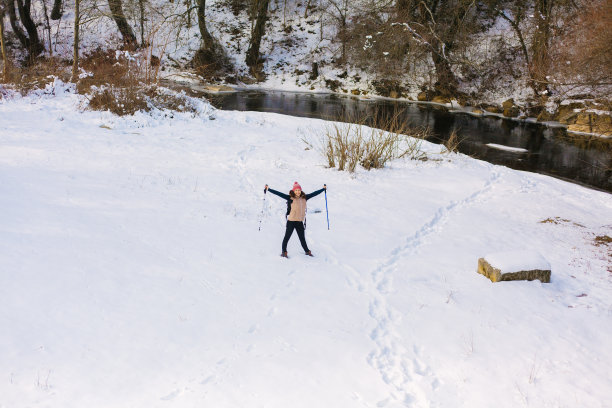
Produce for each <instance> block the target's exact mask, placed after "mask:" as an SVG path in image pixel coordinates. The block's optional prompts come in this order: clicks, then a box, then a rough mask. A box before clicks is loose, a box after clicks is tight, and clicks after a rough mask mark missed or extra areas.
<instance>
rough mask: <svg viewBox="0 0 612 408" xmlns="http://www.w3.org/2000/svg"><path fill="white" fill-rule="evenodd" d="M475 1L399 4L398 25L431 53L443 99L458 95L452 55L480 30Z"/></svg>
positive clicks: (413, 0)
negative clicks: (444, 96) (402, 25)
mask: <svg viewBox="0 0 612 408" xmlns="http://www.w3.org/2000/svg"><path fill="white" fill-rule="evenodd" d="M476 11H477V10H476V2H475V1H474V0H400V1H398V2H397V15H398V19H399V21H398V22H399V23H402V24H404V26H405V28H406V31H407V32H408V33H409V34H410V35H411V36H412V37H413V38H414V39H415V40H416V41H418V42H419V43H420V44H421V45H422V46H423V47H425V48H427V49H428V50H429V51H430V53H431V59H432V62H433V64H434V67H435V70H436V82H435V84H434V86H435V88H436V91H437V92H438V93H440V94H443V95H453V94H456V92H457V86H458V81H457V78H456V76H455V74H454V73H453V70H452V65H453V58H452V55H453V52H454V51H455V50H456V48H457V47H458V46H460V45H462V43H463V40H464V39H465V38H466V37H467V36H469V34H470V33H471V32H472V31H473V30H476V29H478V28H479V25H478V24H477V20H478V13H477V12H476Z"/></svg>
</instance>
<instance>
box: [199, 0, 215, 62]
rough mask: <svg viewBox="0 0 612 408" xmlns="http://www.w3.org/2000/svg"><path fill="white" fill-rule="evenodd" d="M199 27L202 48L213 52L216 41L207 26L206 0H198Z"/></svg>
mask: <svg viewBox="0 0 612 408" xmlns="http://www.w3.org/2000/svg"><path fill="white" fill-rule="evenodd" d="M198 27H199V28H200V36H201V37H202V47H201V48H200V49H201V50H204V51H209V52H212V51H213V48H214V46H215V42H214V40H213V37H212V35H210V33H209V32H208V29H207V28H206V0H198Z"/></svg>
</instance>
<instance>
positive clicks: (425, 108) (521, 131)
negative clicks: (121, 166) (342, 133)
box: [206, 91, 612, 193]
mask: <svg viewBox="0 0 612 408" xmlns="http://www.w3.org/2000/svg"><path fill="white" fill-rule="evenodd" d="M206 98H207V99H209V100H210V101H211V103H212V104H213V105H214V106H215V107H216V108H218V109H223V110H238V111H257V112H275V113H281V114H284V115H292V116H301V117H309V118H321V119H330V120H346V118H362V117H364V116H365V115H370V116H374V115H389V114H392V113H394V112H399V115H401V120H402V121H405V122H406V123H407V124H408V125H410V126H427V127H429V128H430V129H431V131H432V136H431V137H430V138H429V139H428V140H430V141H432V142H436V143H443V142H444V141H445V140H447V139H448V137H449V135H450V134H451V132H452V131H453V129H455V130H456V132H457V135H458V136H459V140H460V141H461V142H460V144H459V151H460V152H462V153H465V154H468V155H470V156H473V157H476V158H478V159H482V160H486V161H488V162H491V163H495V164H500V165H503V166H507V167H511V168H513V169H517V170H525V171H531V172H536V173H542V174H547V175H550V176H553V177H558V178H562V179H565V180H568V181H572V182H574V183H578V184H582V185H585V186H588V187H591V188H595V189H599V190H604V191H607V192H611V193H612V140H611V139H601V138H597V137H588V136H574V135H571V134H568V133H567V132H566V131H565V129H563V128H549V127H546V126H543V125H539V124H534V123H526V122H521V121H515V120H508V119H502V118H498V117H493V116H486V117H475V116H472V115H469V114H466V113H451V112H449V111H448V110H447V109H445V108H443V107H436V106H434V105H428V104H416V103H410V102H402V101H394V100H387V99H368V100H364V99H358V98H354V97H348V96H339V95H329V94H309V93H293V92H280V91H242V92H234V93H225V94H215V95H207V96H206ZM349 120H350V119H349ZM488 143H493V144H497V145H504V146H509V147H517V148H522V149H526V150H527V152H523V153H515V152H509V151H505V150H499V149H495V148H491V147H489V146H487V144H488Z"/></svg>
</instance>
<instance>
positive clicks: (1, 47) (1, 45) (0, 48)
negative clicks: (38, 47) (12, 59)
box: [0, 8, 8, 82]
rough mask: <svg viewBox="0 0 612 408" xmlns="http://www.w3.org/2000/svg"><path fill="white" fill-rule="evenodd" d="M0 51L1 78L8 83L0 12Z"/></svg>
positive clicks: (1, 13)
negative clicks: (0, 62)
mask: <svg viewBox="0 0 612 408" xmlns="http://www.w3.org/2000/svg"><path fill="white" fill-rule="evenodd" d="M0 11H2V9H1V8H0ZM0 51H2V78H3V80H4V82H8V57H7V56H6V47H5V46H4V12H0Z"/></svg>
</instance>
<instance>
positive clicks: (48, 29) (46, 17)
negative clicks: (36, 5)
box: [42, 0, 53, 56]
mask: <svg viewBox="0 0 612 408" xmlns="http://www.w3.org/2000/svg"><path fill="white" fill-rule="evenodd" d="M42 4H43V11H44V13H45V23H46V24H47V27H45V28H46V29H47V41H48V42H49V55H51V56H53V45H52V44H51V22H50V21H49V11H48V10H47V0H42Z"/></svg>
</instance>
